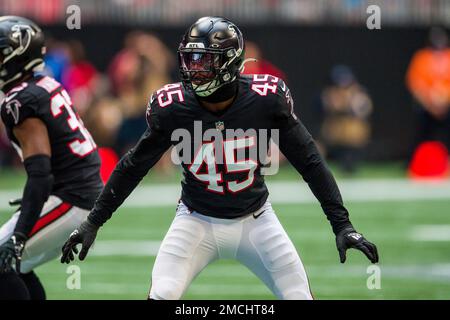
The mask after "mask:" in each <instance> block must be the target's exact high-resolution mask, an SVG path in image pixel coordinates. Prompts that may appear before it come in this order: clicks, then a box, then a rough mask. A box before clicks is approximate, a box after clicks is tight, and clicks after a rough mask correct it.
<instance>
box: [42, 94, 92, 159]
mask: <svg viewBox="0 0 450 320" xmlns="http://www.w3.org/2000/svg"><path fill="white" fill-rule="evenodd" d="M63 108H65V109H66V110H67V113H68V114H69V117H68V118H67V123H68V124H69V127H70V129H72V131H75V130H79V131H80V133H81V134H82V135H83V137H84V141H81V140H79V139H75V140H74V141H72V142H70V143H69V148H70V151H71V152H72V153H73V154H75V155H77V156H79V157H85V156H87V155H88V154H90V153H91V152H92V151H94V150H95V149H96V148H97V145H96V144H95V142H94V139H92V137H91V135H90V133H89V132H88V131H87V130H86V128H85V127H84V124H83V121H82V120H81V119H80V118H79V117H78V116H77V114H76V113H75V112H74V111H73V109H72V101H71V99H70V97H69V95H68V94H67V92H66V90H61V91H60V92H58V93H56V94H55V95H54V96H53V97H52V99H51V104H50V109H51V112H52V115H53V117H55V118H57V117H59V116H60V115H61V114H62V111H63Z"/></svg>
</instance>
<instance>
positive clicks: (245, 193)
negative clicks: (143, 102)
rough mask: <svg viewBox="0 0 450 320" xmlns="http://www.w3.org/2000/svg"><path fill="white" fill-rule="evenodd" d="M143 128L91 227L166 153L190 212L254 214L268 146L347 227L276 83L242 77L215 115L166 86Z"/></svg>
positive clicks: (269, 167)
mask: <svg viewBox="0 0 450 320" xmlns="http://www.w3.org/2000/svg"><path fill="white" fill-rule="evenodd" d="M147 122H148V125H149V127H148V129H147V130H146V131H145V132H144V134H143V135H142V137H141V139H140V140H139V141H138V143H137V144H136V146H135V147H133V148H132V149H131V150H130V151H128V152H127V154H125V155H124V157H122V159H121V160H120V161H119V163H118V164H117V166H116V169H115V170H114V172H113V174H112V175H111V178H110V179H109V181H108V183H107V184H106V186H105V188H104V189H103V191H102V193H101V195H100V197H99V198H98V199H97V201H96V203H95V205H94V208H93V210H92V211H91V213H90V215H89V220H90V221H91V222H92V223H94V224H96V225H98V226H101V225H103V224H104V223H105V222H106V221H107V220H108V219H109V218H110V217H111V216H112V214H113V213H114V212H115V211H116V210H117V208H118V207H119V206H120V205H121V204H122V203H123V201H124V200H125V199H126V198H127V197H128V196H129V195H130V194H131V192H132V191H133V190H134V189H135V188H136V186H137V185H138V184H139V182H140V181H141V180H142V178H143V177H144V176H145V175H146V174H147V172H148V171H149V170H150V169H151V168H152V167H153V166H154V165H155V163H157V161H158V160H159V159H160V158H161V156H162V155H163V154H164V152H165V151H166V150H167V149H169V148H170V146H175V148H174V149H172V151H173V152H172V159H173V160H174V161H177V162H179V163H181V165H182V168H183V173H184V179H183V181H182V192H181V199H182V200H183V202H184V203H185V204H186V205H187V206H188V207H189V208H190V209H192V210H195V211H197V212H199V213H201V214H204V215H209V216H213V217H218V218H226V219H232V218H236V217H240V216H244V215H246V214H249V213H251V212H254V211H256V210H258V209H259V208H260V207H261V206H262V205H263V204H264V202H265V201H266V199H267V198H268V194H269V193H268V190H267V187H266V185H265V183H264V175H265V174H268V173H270V174H276V171H277V166H276V164H275V165H274V163H273V162H274V159H276V158H277V157H276V155H274V154H271V157H270V158H268V157H267V150H268V144H269V138H271V139H272V141H273V142H275V143H276V144H278V146H279V149H280V151H281V152H282V153H283V154H284V156H286V158H287V159H288V160H289V162H290V163H291V164H292V165H293V166H294V167H295V169H296V170H297V171H298V172H299V173H300V174H301V176H302V177H303V179H304V180H305V181H306V182H307V183H308V185H309V187H310V189H311V191H312V192H313V194H314V195H315V197H316V198H317V199H318V200H319V202H320V205H321V206H322V209H323V211H324V213H325V215H326V216H327V218H328V220H329V221H330V223H331V225H332V228H333V231H334V232H335V233H336V234H337V233H339V232H340V231H341V230H343V229H345V228H347V227H350V226H351V223H350V221H349V218H348V211H347V209H346V208H345V207H344V204H343V201H342V198H341V194H340V192H339V188H338V186H337V184H336V181H335V180H334V178H333V175H332V174H331V172H330V170H329V169H328V167H327V165H326V163H325V161H324V160H323V158H322V156H321V155H320V153H319V152H318V150H317V147H316V145H315V142H314V140H313V138H312V137H311V135H310V134H309V132H308V130H307V129H306V128H305V126H304V125H303V124H302V122H301V121H300V120H299V119H298V118H297V116H296V115H295V114H294V108H293V99H292V97H291V94H290V92H289V89H288V88H287V86H286V84H285V83H284V82H283V81H282V80H281V79H279V78H277V77H274V76H271V75H248V76H240V77H239V78H238V92H237V95H236V96H235V99H234V101H233V102H232V103H231V105H230V106H228V107H227V108H226V110H223V111H222V112H220V113H213V112H210V111H208V110H207V109H206V108H204V107H202V105H201V104H200V102H199V101H198V100H197V97H196V96H195V94H194V93H193V92H192V91H191V90H189V89H186V88H185V87H183V85H182V84H181V83H174V84H168V85H166V86H164V87H163V88H161V89H160V90H158V91H156V92H155V93H154V94H153V95H152V97H151V99H150V102H149V104H148V107H147ZM174 150H175V151H174ZM263 173H264V174H263Z"/></svg>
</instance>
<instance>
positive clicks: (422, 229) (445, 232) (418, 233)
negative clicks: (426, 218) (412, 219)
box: [410, 212, 450, 241]
mask: <svg viewBox="0 0 450 320" xmlns="http://www.w3.org/2000/svg"><path fill="white" fill-rule="evenodd" d="M443 214H450V213H449V212H445V213H443ZM410 238H411V239H412V240H415V241H450V225H449V224H442V225H439V224H438V225H436V224H425V225H418V226H415V227H414V228H413V229H412V230H411V233H410Z"/></svg>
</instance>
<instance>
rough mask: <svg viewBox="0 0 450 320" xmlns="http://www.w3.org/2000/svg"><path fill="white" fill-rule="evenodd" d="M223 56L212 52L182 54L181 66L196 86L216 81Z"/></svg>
mask: <svg viewBox="0 0 450 320" xmlns="http://www.w3.org/2000/svg"><path fill="white" fill-rule="evenodd" d="M221 60H222V59H221V55H220V54H219V53H212V52H180V65H181V68H182V70H183V71H184V72H185V73H186V74H187V75H188V77H189V79H190V81H192V83H194V84H198V85H199V84H204V83H207V82H210V81H212V80H214V79H215V78H216V76H217V70H218V69H219V68H220V67H221V62H222V61H221Z"/></svg>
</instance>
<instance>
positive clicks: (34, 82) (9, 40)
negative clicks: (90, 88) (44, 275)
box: [0, 16, 103, 300]
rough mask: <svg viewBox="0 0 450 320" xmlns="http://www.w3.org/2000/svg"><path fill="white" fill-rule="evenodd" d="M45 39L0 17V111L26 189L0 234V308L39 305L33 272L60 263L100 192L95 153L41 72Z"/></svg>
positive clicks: (61, 93) (41, 294)
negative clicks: (11, 302)
mask: <svg viewBox="0 0 450 320" xmlns="http://www.w3.org/2000/svg"><path fill="white" fill-rule="evenodd" d="M44 53H45V46H44V35H43V32H42V31H41V29H40V28H39V27H38V26H37V25H36V24H35V23H33V22H32V21H30V20H27V19H25V18H22V17H15V16H4V17H0V89H1V90H2V91H3V92H4V93H5V98H4V100H3V101H2V103H1V105H0V108H1V109H0V112H1V118H2V120H3V122H4V124H5V127H6V131H7V135H8V137H9V139H10V140H11V143H12V144H13V146H14V147H15V148H16V149H17V151H18V153H19V155H20V156H21V158H22V160H23V164H24V167H25V170H26V172H27V176H28V178H27V182H26V184H25V188H24V191H23V196H22V200H21V206H20V209H19V210H18V211H17V212H16V213H15V214H14V215H13V216H12V218H11V219H10V220H9V221H7V222H6V223H5V224H4V225H3V226H2V227H1V228H0V300H1V299H45V290H44V288H43V286H42V284H41V282H40V281H39V278H38V277H37V276H36V274H35V273H34V272H33V269H34V268H35V267H37V266H39V265H41V264H43V263H45V262H47V261H49V260H51V259H54V258H56V257H58V256H59V254H60V250H61V246H62V245H63V243H64V241H65V240H66V239H67V237H68V236H69V235H70V233H71V232H72V231H73V229H74V228H77V227H78V226H79V225H80V223H81V222H82V221H83V220H84V219H85V218H86V217H87V215H88V213H89V210H90V209H91V208H92V207H93V204H94V201H95V198H96V197H97V196H98V194H99V192H100V191H101V188H102V186H103V185H102V182H101V180H100V175H99V168H100V158H99V156H98V153H97V146H96V145H95V143H94V141H93V140H92V138H91V136H90V134H89V132H88V131H87V130H86V128H85V127H84V126H83V122H82V121H81V120H80V118H79V117H78V114H77V113H76V111H75V109H74V108H73V106H72V103H71V100H70V97H69V95H68V94H67V92H66V91H65V90H64V88H63V87H61V85H60V84H59V83H58V82H57V81H56V80H54V79H53V78H50V77H44V76H40V75H38V74H37V72H38V71H40V70H42V68H43V63H44V62H43V61H44V60H43V57H44Z"/></svg>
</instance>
